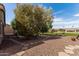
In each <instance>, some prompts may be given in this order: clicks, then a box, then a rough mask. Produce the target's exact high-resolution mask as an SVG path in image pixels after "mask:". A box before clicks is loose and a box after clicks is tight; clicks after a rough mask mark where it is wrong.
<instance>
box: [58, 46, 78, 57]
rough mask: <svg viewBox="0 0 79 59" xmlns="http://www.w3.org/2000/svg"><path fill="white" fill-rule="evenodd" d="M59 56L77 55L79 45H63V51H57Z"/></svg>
mask: <svg viewBox="0 0 79 59" xmlns="http://www.w3.org/2000/svg"><path fill="white" fill-rule="evenodd" d="M58 55H59V56H79V45H68V46H65V49H64V51H63V52H58Z"/></svg>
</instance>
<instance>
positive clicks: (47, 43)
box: [0, 36, 79, 56]
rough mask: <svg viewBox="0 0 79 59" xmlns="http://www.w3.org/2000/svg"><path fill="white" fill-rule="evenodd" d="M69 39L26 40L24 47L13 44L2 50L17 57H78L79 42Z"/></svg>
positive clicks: (68, 37)
mask: <svg viewBox="0 0 79 59" xmlns="http://www.w3.org/2000/svg"><path fill="white" fill-rule="evenodd" d="M70 38H71V37H70V36H67V37H55V36H54V37H47V38H43V39H35V40H26V41H24V42H22V43H23V44H24V46H22V45H19V44H16V45H12V44H13V42H11V43H8V44H9V45H10V46H8V44H6V45H4V47H5V46H8V48H7V47H6V48H4V47H2V48H3V49H1V50H0V52H1V53H8V54H9V55H17V56H72V55H73V56H74V55H75V56H77V55H79V40H77V41H71V39H70Z"/></svg>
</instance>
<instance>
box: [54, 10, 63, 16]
mask: <svg viewBox="0 0 79 59" xmlns="http://www.w3.org/2000/svg"><path fill="white" fill-rule="evenodd" d="M62 12H64V10H60V11H57V12H55V13H53V14H54V15H56V14H60V13H62Z"/></svg>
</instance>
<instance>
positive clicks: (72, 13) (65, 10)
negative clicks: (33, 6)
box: [4, 3, 79, 28]
mask: <svg viewBox="0 0 79 59" xmlns="http://www.w3.org/2000/svg"><path fill="white" fill-rule="evenodd" d="M4 5H5V9H6V23H8V24H10V23H11V21H12V20H13V19H14V17H15V14H14V9H15V8H16V3H11V4H10V3H6V4H4ZM40 5H41V6H43V7H45V8H51V9H52V11H53V12H52V16H53V17H54V19H53V23H52V25H53V28H79V3H44V4H40Z"/></svg>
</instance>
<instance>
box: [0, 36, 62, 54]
mask: <svg viewBox="0 0 79 59" xmlns="http://www.w3.org/2000/svg"><path fill="white" fill-rule="evenodd" d="M61 37H62V36H39V37H32V38H24V37H16V36H5V39H4V40H3V42H2V44H1V45H0V55H5V56H7V55H13V54H16V53H17V52H21V51H24V50H27V49H30V48H32V47H35V46H38V45H41V44H43V43H44V41H46V40H55V39H60V38H61Z"/></svg>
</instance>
